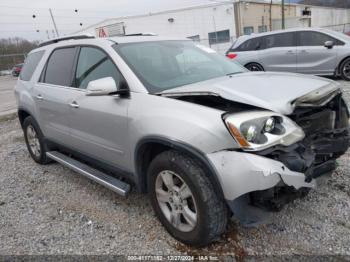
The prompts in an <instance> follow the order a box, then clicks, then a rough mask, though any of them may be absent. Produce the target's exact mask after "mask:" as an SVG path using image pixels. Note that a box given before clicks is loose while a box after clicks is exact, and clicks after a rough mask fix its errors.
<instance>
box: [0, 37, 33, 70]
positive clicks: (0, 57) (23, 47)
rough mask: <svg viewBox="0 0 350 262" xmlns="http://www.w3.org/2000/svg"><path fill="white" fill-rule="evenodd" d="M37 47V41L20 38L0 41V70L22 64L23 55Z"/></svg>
mask: <svg viewBox="0 0 350 262" xmlns="http://www.w3.org/2000/svg"><path fill="white" fill-rule="evenodd" d="M38 45H39V42H38V41H34V42H31V41H28V40H26V39H24V38H20V37H13V38H7V39H4V38H3V39H0V70H7V69H10V68H12V67H13V66H14V65H15V64H19V63H23V62H24V58H25V55H26V54H28V53H29V52H30V51H31V50H32V49H34V48H36V47H37V46H38Z"/></svg>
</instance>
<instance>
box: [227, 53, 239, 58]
mask: <svg viewBox="0 0 350 262" xmlns="http://www.w3.org/2000/svg"><path fill="white" fill-rule="evenodd" d="M226 56H227V57H228V58H230V59H234V58H236V57H237V54H234V53H228V54H227V55H226Z"/></svg>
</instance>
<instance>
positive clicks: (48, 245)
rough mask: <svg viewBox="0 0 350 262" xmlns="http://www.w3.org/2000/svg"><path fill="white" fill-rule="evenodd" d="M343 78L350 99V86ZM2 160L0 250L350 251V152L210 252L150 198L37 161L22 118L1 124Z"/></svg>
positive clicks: (10, 252) (232, 228) (241, 254)
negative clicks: (307, 188)
mask: <svg viewBox="0 0 350 262" xmlns="http://www.w3.org/2000/svg"><path fill="white" fill-rule="evenodd" d="M341 83H342V85H343V88H344V91H345V96H346V99H347V100H348V101H350V84H349V83H345V82H341ZM0 162H1V170H0V243H2V244H1V245H0V254H1V255H24V254H31V255H39V254H40V255H42V254H45V255H46V254H85V255H92V254H93V255H99V254H130V255H135V254H137V255H140V254H152V255H155V254H163V255H167V254H171V255H176V254H191V255H207V254H212V255H224V254H231V255H233V256H236V258H237V257H239V258H241V257H244V256H246V255H290V254H302V255H310V254H314V255H334V254H338V255H350V221H349V217H350V201H349V199H350V177H349V174H350V152H348V153H347V154H346V155H344V156H343V157H342V158H341V159H339V161H338V163H339V166H338V168H337V170H336V172H335V173H334V174H333V175H332V176H331V177H329V178H325V179H323V180H322V182H321V184H320V187H319V188H318V189H317V190H314V191H312V192H311V193H310V194H309V195H308V196H307V197H306V198H304V199H301V200H297V201H295V202H293V203H291V204H289V205H288V206H287V207H286V208H285V209H284V210H283V211H281V212H280V213H276V214H273V215H272V218H271V221H270V222H269V223H268V224H266V225H262V226H259V227H257V228H243V227H242V226H241V225H240V224H239V223H238V222H237V221H235V220H232V221H231V223H230V229H229V232H228V233H227V234H226V235H225V236H223V237H222V239H221V240H220V241H219V242H217V243H214V244H212V245H210V246H209V247H207V248H204V249H195V248H190V247H187V246H184V245H183V244H180V243H178V242H177V241H175V240H174V239H172V238H171V237H170V236H169V235H168V234H167V233H166V231H165V230H164V229H163V228H162V226H161V225H160V223H159V222H158V220H157V219H156V218H155V216H154V214H153V211H152V209H151V206H150V203H149V201H148V200H147V198H146V197H145V196H143V195H139V194H137V193H131V194H130V196H129V197H128V198H127V199H124V198H122V197H119V196H118V195H116V194H114V193H113V192H111V191H109V190H108V189H105V188H104V187H102V186H100V185H98V184H96V183H94V182H91V181H89V180H88V179H85V178H83V177H81V176H79V175H77V174H76V173H74V172H72V171H70V170H68V169H66V168H64V167H62V166H60V165H58V164H50V165H47V166H40V165H37V164H35V163H34V162H33V161H32V160H31V158H30V157H29V154H28V153H27V149H26V147H25V143H24V139H23V135H22V131H21V129H20V126H19V124H18V120H17V119H14V120H10V121H3V122H0Z"/></svg>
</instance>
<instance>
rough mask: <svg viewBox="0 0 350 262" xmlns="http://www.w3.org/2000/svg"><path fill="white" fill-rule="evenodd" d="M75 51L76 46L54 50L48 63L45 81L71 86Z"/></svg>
mask: <svg viewBox="0 0 350 262" xmlns="http://www.w3.org/2000/svg"><path fill="white" fill-rule="evenodd" d="M75 52H76V48H75V47H69V48H60V49H56V50H55V51H53V53H52V54H51V56H50V58H49V61H48V62H47V65H46V71H45V76H44V83H48V84H53V85H60V86H71V84H72V72H73V65H74V59H75Z"/></svg>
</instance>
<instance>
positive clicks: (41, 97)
mask: <svg viewBox="0 0 350 262" xmlns="http://www.w3.org/2000/svg"><path fill="white" fill-rule="evenodd" d="M36 99H38V100H44V97H43V96H42V95H40V94H39V95H37V96H36Z"/></svg>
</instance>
